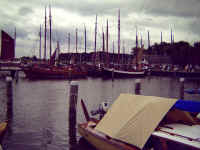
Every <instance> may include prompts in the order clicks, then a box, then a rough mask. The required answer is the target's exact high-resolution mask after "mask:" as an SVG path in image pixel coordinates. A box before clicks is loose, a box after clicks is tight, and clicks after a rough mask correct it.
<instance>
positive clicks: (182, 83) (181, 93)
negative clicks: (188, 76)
mask: <svg viewBox="0 0 200 150" xmlns="http://www.w3.org/2000/svg"><path fill="white" fill-rule="evenodd" d="M179 81H180V93H179V94H180V95H179V97H180V99H184V81H185V78H180V79H179Z"/></svg>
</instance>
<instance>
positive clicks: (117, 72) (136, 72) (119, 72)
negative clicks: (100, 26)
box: [103, 11, 145, 78]
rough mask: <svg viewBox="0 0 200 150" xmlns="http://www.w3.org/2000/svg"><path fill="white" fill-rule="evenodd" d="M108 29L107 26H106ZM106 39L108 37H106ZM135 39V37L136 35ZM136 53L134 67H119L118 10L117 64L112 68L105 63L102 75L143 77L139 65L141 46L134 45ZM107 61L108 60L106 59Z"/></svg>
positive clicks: (143, 73)
mask: <svg viewBox="0 0 200 150" xmlns="http://www.w3.org/2000/svg"><path fill="white" fill-rule="evenodd" d="M107 30H108V26H107ZM107 39H108V38H107ZM136 41H137V37H136ZM136 50H137V54H136V57H135V60H134V62H133V63H135V66H136V68H132V67H131V68H130V69H124V68H122V67H121V68H120V66H119V62H120V11H119V17H118V66H116V67H115V66H113V67H112V68H111V67H109V64H106V65H105V66H104V67H103V75H104V77H106V78H107V77H115V78H121V77H125V78H130V77H143V76H144V75H145V71H144V70H142V67H141V65H142V64H141V60H142V55H143V50H144V49H143V47H141V48H138V47H137V46H136ZM107 51H108V50H107ZM107 62H109V61H107Z"/></svg>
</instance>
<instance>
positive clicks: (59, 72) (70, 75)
mask: <svg viewBox="0 0 200 150" xmlns="http://www.w3.org/2000/svg"><path fill="white" fill-rule="evenodd" d="M24 73H25V74H26V77H27V78H29V79H79V78H86V77H87V73H86V72H82V71H75V70H71V71H69V70H66V71H65V70H64V69H51V68H26V69H24Z"/></svg>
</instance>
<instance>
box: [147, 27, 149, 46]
mask: <svg viewBox="0 0 200 150" xmlns="http://www.w3.org/2000/svg"><path fill="white" fill-rule="evenodd" d="M147 32H148V49H149V48H150V35H149V30H148V31H147Z"/></svg>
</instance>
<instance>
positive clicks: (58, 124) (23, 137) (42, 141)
mask: <svg viewBox="0 0 200 150" xmlns="http://www.w3.org/2000/svg"><path fill="white" fill-rule="evenodd" d="M78 83H79V93H78V106H77V111H78V112H77V122H82V121H85V120H84V116H83V113H82V109H81V107H80V99H81V98H82V99H84V100H85V103H86V105H87V108H88V110H89V111H91V110H94V109H96V108H97V107H98V104H100V103H101V102H102V101H105V100H107V101H109V102H110V103H112V102H113V101H114V100H115V99H116V98H117V97H118V96H119V94H120V93H134V89H135V79H118V80H117V79H116V80H114V81H113V82H112V80H102V79H100V78H96V79H92V78H88V79H85V80H79V81H78ZM69 87H70V82H69V81H65V80H58V81H56V80H54V81H48V80H37V81H30V80H27V79H25V78H20V79H19V81H18V82H17V83H16V82H13V83H12V94H13V95H12V100H13V103H12V112H11V114H12V115H11V127H10V128H9V132H8V133H7V135H6V137H5V140H4V141H3V147H5V149H6V150H19V149H20V150H43V149H44V150H66V149H69V144H68V141H69V140H68V139H69V137H68V106H69V105H68V103H69ZM179 87H180V83H179V79H178V78H166V77H146V78H143V79H141V94H143V95H154V96H162V97H173V98H178V97H179ZM198 87H200V81H198V80H186V81H185V88H198ZM6 89H7V83H6V82H5V81H3V80H1V81H0V106H1V107H0V120H5V119H6V112H7V101H8V96H7V94H6V93H7V92H6ZM185 99H197V100H200V96H199V95H187V94H185Z"/></svg>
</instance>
